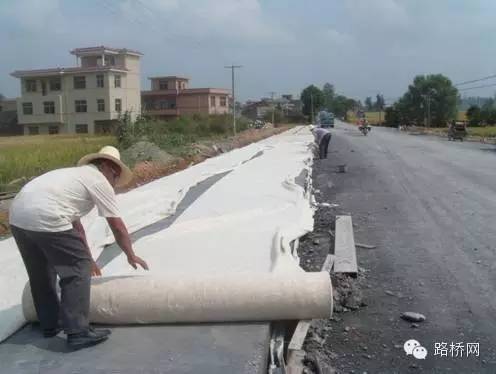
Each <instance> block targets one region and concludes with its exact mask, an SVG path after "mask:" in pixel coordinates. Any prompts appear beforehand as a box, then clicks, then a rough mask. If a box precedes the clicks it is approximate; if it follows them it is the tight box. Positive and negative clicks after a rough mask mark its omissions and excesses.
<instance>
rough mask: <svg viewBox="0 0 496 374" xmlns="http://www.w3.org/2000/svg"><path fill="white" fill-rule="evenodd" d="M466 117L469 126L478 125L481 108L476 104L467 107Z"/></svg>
mask: <svg viewBox="0 0 496 374" xmlns="http://www.w3.org/2000/svg"><path fill="white" fill-rule="evenodd" d="M467 119H468V124H469V126H479V124H480V123H481V109H480V108H479V107H478V106H477V105H472V106H471V107H470V108H468V109H467Z"/></svg>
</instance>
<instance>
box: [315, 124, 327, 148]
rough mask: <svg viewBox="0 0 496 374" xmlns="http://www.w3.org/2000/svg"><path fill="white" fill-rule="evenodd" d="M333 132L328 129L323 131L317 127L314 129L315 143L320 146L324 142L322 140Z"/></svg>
mask: <svg viewBox="0 0 496 374" xmlns="http://www.w3.org/2000/svg"><path fill="white" fill-rule="evenodd" d="M330 133H331V132H330V131H329V130H326V129H323V128H322V127H316V128H314V129H313V136H314V138H315V143H317V145H319V144H320V142H321V141H322V138H323V137H324V136H325V135H327V134H330Z"/></svg>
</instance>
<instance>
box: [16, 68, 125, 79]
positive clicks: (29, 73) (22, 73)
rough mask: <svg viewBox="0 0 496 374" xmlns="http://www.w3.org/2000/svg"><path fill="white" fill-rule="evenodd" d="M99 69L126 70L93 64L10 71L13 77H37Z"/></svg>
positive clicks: (88, 71) (97, 70)
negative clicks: (88, 65) (91, 65)
mask: <svg viewBox="0 0 496 374" xmlns="http://www.w3.org/2000/svg"><path fill="white" fill-rule="evenodd" d="M99 71H102V72H104V71H119V72H126V71H128V69H126V68H123V67H117V66H94V67H70V68H50V69H35V70H16V71H14V72H13V73H10V75H12V76H13V77H16V78H22V77H39V76H57V75H64V74H77V73H92V72H99Z"/></svg>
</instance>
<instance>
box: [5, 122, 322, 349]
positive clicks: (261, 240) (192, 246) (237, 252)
mask: <svg viewBox="0 0 496 374" xmlns="http://www.w3.org/2000/svg"><path fill="white" fill-rule="evenodd" d="M312 140H313V138H312V135H311V134H310V133H309V131H307V130H306V129H301V128H297V129H293V130H291V131H288V132H286V133H283V134H281V135H278V136H275V137H272V138H269V139H265V140H264V141H261V142H259V143H255V144H252V145H250V146H247V147H244V148H241V149H238V150H234V151H232V152H229V153H227V154H224V155H221V156H219V157H215V158H212V159H208V160H207V161H205V162H203V163H201V164H198V165H195V166H193V167H191V168H189V169H186V170H184V171H182V172H179V173H176V174H174V175H172V176H168V177H165V178H162V179H160V180H157V181H155V182H152V183H150V184H148V185H145V186H142V187H140V188H138V189H136V190H133V191H130V192H128V193H126V194H122V195H119V205H120V208H121V210H122V212H123V216H124V220H125V222H126V224H127V225H128V226H129V227H130V231H131V232H134V231H136V230H138V229H139V228H142V227H144V226H147V225H149V224H151V223H154V222H156V221H158V220H160V219H163V218H165V217H167V216H169V215H170V214H173V213H174V211H175V207H176V206H177V205H178V203H179V202H180V200H181V199H182V198H183V197H184V195H185V194H186V192H187V191H188V189H189V188H190V187H191V186H194V185H196V184H197V183H198V182H200V181H202V180H204V179H206V178H208V177H210V176H212V175H214V174H217V173H220V172H223V171H227V170H233V171H232V172H231V173H230V174H228V175H227V176H225V177H224V178H222V179H221V180H220V181H218V182H217V183H216V184H214V186H212V187H211V188H210V189H208V190H207V191H206V192H205V193H204V194H203V195H202V196H201V197H199V198H198V199H197V200H196V201H195V202H194V203H193V204H192V205H190V206H189V207H188V209H187V210H186V211H185V212H184V213H183V214H182V215H181V216H180V217H179V218H178V219H177V220H176V221H175V222H174V224H173V225H171V226H170V227H169V228H168V229H166V230H164V231H161V232H158V233H155V234H153V235H150V236H146V237H143V238H141V239H139V240H138V241H137V242H135V243H134V248H135V251H136V252H137V253H138V254H139V255H140V256H142V257H143V258H145V259H146V260H147V262H148V263H149V265H150V267H151V270H150V273H148V274H151V275H153V274H167V275H171V274H177V275H182V276H188V274H198V273H199V274H201V273H204V274H211V273H212V272H216V273H221V274H229V273H253V272H264V273H265V272H269V271H277V270H280V271H286V272H287V271H291V272H292V271H294V272H298V271H301V269H300V268H299V267H298V265H297V262H296V261H295V259H294V257H293V256H292V255H291V253H290V251H291V249H290V246H289V242H290V241H291V240H293V239H295V238H298V237H299V236H301V235H303V234H304V233H306V232H308V231H311V230H312V227H313V219H312V215H313V211H312V208H311V205H310V202H309V197H308V196H306V195H305V194H304V191H303V187H301V186H298V185H296V184H295V177H297V176H298V175H300V173H301V172H302V170H306V171H307V173H308V175H310V169H311V154H310V151H309V145H310V144H312ZM259 151H263V152H264V153H263V155H262V156H260V157H257V158H255V159H253V160H251V161H250V162H247V163H244V164H243V161H247V160H249V159H250V158H251V157H253V156H254V155H255V154H257V153H258V152H259ZM91 214H94V213H90V215H91ZM84 224H85V227H86V228H87V231H88V236H89V238H90V243H91V245H92V250H93V252H94V256H95V258H96V257H97V256H98V255H99V252H100V251H101V248H102V247H103V245H104V244H109V243H111V242H112V238H111V236H110V235H109V234H110V233H109V231H108V229H107V228H106V224H105V223H104V221H103V220H101V219H99V218H96V219H95V218H93V219H92V218H91V216H90V217H86V218H85V219H84ZM269 248H270V250H269ZM0 251H1V253H3V256H2V257H0V266H3V269H6V271H5V272H3V273H2V274H1V275H0V292H1V295H2V296H3V297H2V298H1V299H0V340H2V339H4V338H5V337H6V336H8V335H9V334H10V333H12V332H13V331H15V330H16V329H17V328H19V327H20V326H21V325H22V324H23V323H24V318H23V316H22V311H21V306H20V301H21V294H22V289H23V287H24V284H25V282H26V274H25V270H24V267H23V265H22V262H21V260H20V257H19V255H18V253H17V250H16V248H15V244H14V243H13V241H12V240H6V241H2V242H0ZM103 271H104V275H125V274H140V273H142V272H141V271H138V272H136V271H134V270H133V269H131V268H130V267H129V265H128V264H127V261H126V259H125V256H122V255H119V256H118V257H116V258H115V259H114V260H112V261H111V262H110V263H109V264H108V265H107V266H106V267H105V268H104V269H103ZM4 295H5V296H4Z"/></svg>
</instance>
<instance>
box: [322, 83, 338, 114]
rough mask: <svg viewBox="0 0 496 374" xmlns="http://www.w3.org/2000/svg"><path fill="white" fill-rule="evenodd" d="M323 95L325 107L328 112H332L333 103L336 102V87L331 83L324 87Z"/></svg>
mask: <svg viewBox="0 0 496 374" xmlns="http://www.w3.org/2000/svg"><path fill="white" fill-rule="evenodd" d="M322 93H323V94H324V107H325V108H326V109H327V110H328V111H332V109H331V107H332V102H333V101H334V97H335V95H336V92H335V91H334V86H333V85H332V84H330V83H326V84H324V87H322Z"/></svg>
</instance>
